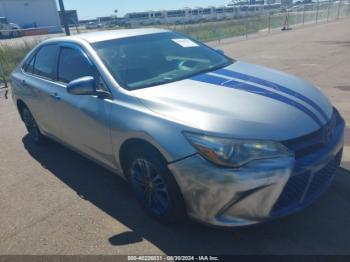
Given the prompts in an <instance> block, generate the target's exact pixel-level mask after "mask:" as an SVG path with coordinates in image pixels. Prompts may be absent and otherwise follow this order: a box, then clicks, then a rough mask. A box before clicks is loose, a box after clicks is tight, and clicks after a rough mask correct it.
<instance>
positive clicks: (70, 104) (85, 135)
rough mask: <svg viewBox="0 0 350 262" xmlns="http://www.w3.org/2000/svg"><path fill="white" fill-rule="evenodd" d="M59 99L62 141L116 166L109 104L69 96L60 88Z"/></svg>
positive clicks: (88, 98) (98, 99)
mask: <svg viewBox="0 0 350 262" xmlns="http://www.w3.org/2000/svg"><path fill="white" fill-rule="evenodd" d="M59 96H60V100H59V101H58V102H57V105H56V106H57V112H58V114H59V116H58V118H59V120H60V123H61V127H62V135H61V139H62V140H63V141H64V142H65V143H67V144H70V145H72V146H73V147H75V148H76V149H78V150H79V151H81V152H83V153H85V154H87V155H89V156H91V157H93V158H95V159H96V160H98V161H99V162H103V163H104V164H106V165H108V166H111V167H115V161H114V154H113V150H112V144H111V136H110V127H109V119H110V113H111V101H108V100H103V99H100V98H97V97H96V96H77V95H71V94H69V93H68V92H67V91H66V88H65V87H63V86H62V87H61V90H60V92H59Z"/></svg>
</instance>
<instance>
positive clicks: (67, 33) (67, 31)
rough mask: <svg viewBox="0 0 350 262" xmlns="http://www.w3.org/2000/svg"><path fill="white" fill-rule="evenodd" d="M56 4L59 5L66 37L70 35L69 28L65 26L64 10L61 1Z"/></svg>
mask: <svg viewBox="0 0 350 262" xmlns="http://www.w3.org/2000/svg"><path fill="white" fill-rule="evenodd" d="M58 3H59V4H60V10H61V14H62V22H63V26H64V31H66V35H70V31H69V26H68V24H67V18H66V10H65V9H64V4H63V0H58Z"/></svg>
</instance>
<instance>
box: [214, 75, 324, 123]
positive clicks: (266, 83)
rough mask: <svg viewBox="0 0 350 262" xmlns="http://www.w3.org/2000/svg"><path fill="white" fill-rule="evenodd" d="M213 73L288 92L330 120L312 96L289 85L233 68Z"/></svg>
mask: <svg viewBox="0 0 350 262" xmlns="http://www.w3.org/2000/svg"><path fill="white" fill-rule="evenodd" d="M212 73H215V74H219V75H224V76H228V77H235V78H238V79H240V80H245V81H249V82H252V83H256V84H259V85H263V86H266V87H270V88H272V89H274V90H278V91H280V92H283V93H286V94H288V95H291V96H294V97H296V98H299V99H300V100H302V101H304V102H305V103H307V104H309V105H310V106H312V107H313V108H314V109H316V110H317V112H319V113H320V114H321V115H322V117H323V118H324V120H325V121H326V122H327V121H328V118H327V115H326V114H325V113H324V111H323V110H322V109H321V107H320V106H319V105H317V104H316V103H315V102H314V101H312V100H311V99H310V98H308V97H306V96H304V95H302V94H300V93H298V92H296V91H294V90H292V89H289V88H287V87H284V86H281V85H279V84H276V83H273V82H271V81H268V80H264V79H261V78H257V77H254V76H250V75H246V74H243V73H238V72H235V71H231V70H228V69H219V70H217V71H214V72H212Z"/></svg>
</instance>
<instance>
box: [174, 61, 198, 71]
mask: <svg viewBox="0 0 350 262" xmlns="http://www.w3.org/2000/svg"><path fill="white" fill-rule="evenodd" d="M197 65H198V62H196V61H191V60H184V61H181V62H180V63H179V65H178V68H179V69H181V70H184V71H191V70H192V69H193V68H196V67H197Z"/></svg>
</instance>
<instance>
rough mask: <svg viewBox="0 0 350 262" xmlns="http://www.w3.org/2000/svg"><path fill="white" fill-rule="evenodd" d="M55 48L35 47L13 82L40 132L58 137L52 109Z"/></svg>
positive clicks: (57, 125)
mask: <svg viewBox="0 0 350 262" xmlns="http://www.w3.org/2000/svg"><path fill="white" fill-rule="evenodd" d="M58 51H59V46H58V45H56V44H47V45H44V46H42V47H40V48H39V50H38V51H37V52H35V54H34V55H32V56H31V57H30V58H29V61H28V62H27V63H26V64H25V65H24V68H23V72H24V73H23V74H22V75H21V79H19V81H17V82H18V83H19V85H20V90H21V91H20V92H22V94H21V95H22V97H24V99H25V103H26V104H27V106H28V107H29V110H31V112H32V114H33V116H34V118H35V120H36V121H37V123H38V125H39V127H40V129H41V130H42V131H43V132H44V133H45V134H48V135H51V136H54V137H59V136H60V128H59V123H58V120H57V115H56V112H55V110H54V106H55V104H56V100H57V97H56V96H55V95H56V94H57V92H56V91H57V85H56V84H55V83H54V78H55V74H56V65H57V56H58Z"/></svg>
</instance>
